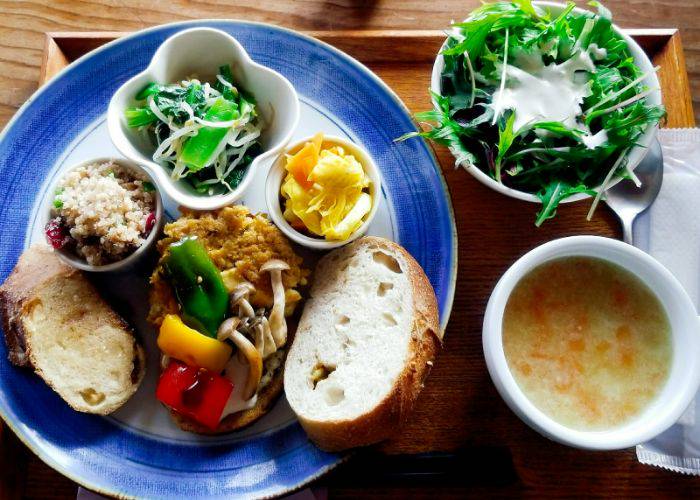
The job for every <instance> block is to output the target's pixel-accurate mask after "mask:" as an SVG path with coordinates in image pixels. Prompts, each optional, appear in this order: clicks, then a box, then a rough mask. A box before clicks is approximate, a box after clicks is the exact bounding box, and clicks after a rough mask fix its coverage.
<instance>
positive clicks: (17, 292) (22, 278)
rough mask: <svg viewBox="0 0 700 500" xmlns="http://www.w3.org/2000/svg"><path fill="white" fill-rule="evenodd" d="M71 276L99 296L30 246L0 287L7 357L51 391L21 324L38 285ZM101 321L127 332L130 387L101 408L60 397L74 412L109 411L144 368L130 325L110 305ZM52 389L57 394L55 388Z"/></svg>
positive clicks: (44, 250) (49, 254)
mask: <svg viewBox="0 0 700 500" xmlns="http://www.w3.org/2000/svg"><path fill="white" fill-rule="evenodd" d="M75 276H77V277H79V278H80V279H81V280H83V281H84V282H85V288H86V290H87V293H89V294H94V295H99V294H98V292H97V290H96V289H95V288H94V286H93V285H92V284H91V283H90V282H89V281H87V279H85V278H84V276H83V274H82V273H81V272H80V271H78V270H77V269H74V268H72V267H70V266H68V265H66V264H64V263H63V262H62V261H61V260H60V259H59V258H58V256H56V254H55V253H54V252H53V250H51V249H50V248H49V247H48V246H46V245H33V246H32V247H30V248H29V249H28V250H26V251H25V252H24V253H23V254H22V255H21V256H20V258H19V260H18V262H17V264H16V266H15V268H14V269H13V271H12V273H11V274H10V275H9V276H8V278H7V279H6V280H5V282H4V283H3V284H2V286H0V316H2V327H3V331H4V333H5V343H6V344H7V347H8V359H9V360H10V362H11V363H12V364H14V365H16V366H21V367H26V368H31V369H33V370H34V372H35V373H36V374H37V375H38V376H39V377H41V378H42V380H44V382H45V383H46V384H47V385H48V386H49V387H51V389H53V390H54V391H56V387H55V385H54V383H53V381H52V380H51V379H50V378H49V377H46V376H45V375H44V372H43V370H42V367H41V366H40V364H39V363H38V362H37V360H36V359H35V356H34V354H33V352H32V346H31V335H30V334H29V332H28V331H27V328H26V326H25V318H26V317H28V315H29V313H30V311H31V309H32V307H33V305H34V304H35V303H36V299H35V294H36V293H37V290H38V289H39V287H42V286H46V285H47V284H48V283H49V282H50V281H52V280H65V279H70V278H73V277H75ZM101 300H102V299H101ZM105 321H107V322H109V323H112V324H114V325H115V326H116V327H118V328H120V329H122V330H124V331H126V332H128V333H129V334H130V335H131V336H132V338H133V347H134V358H133V367H134V368H133V370H132V373H131V374H130V378H131V382H132V387H131V388H130V390H129V393H128V395H126V397H125V398H123V400H122V401H121V402H118V403H115V404H113V405H110V406H104V407H101V408H100V409H99V410H96V409H94V408H88V407H84V406H79V405H76V404H74V403H73V402H71V401H68V400H65V399H64V401H66V403H67V404H68V405H69V406H70V407H71V408H73V409H74V410H76V411H80V412H85V413H95V414H99V415H107V414H109V413H112V412H113V411H115V410H116V409H117V408H119V407H120V406H122V404H124V403H125V402H126V401H127V400H128V399H129V397H131V395H133V393H135V392H136V390H137V389H138V387H139V385H140V384H141V381H142V380H143V377H144V374H145V371H146V370H145V367H146V355H145V352H144V350H143V348H142V347H141V345H140V344H139V343H138V341H137V340H136V337H135V335H134V332H133V329H132V328H131V326H130V325H129V324H128V323H127V322H126V321H125V320H124V319H123V318H122V317H121V316H119V315H118V314H117V313H116V312H114V311H113V310H112V309H111V308H109V315H108V317H106V318H105ZM56 392H57V393H58V394H59V395H60V393H59V392H58V391H56Z"/></svg>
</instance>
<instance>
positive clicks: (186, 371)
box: [156, 360, 233, 430]
mask: <svg viewBox="0 0 700 500" xmlns="http://www.w3.org/2000/svg"><path fill="white" fill-rule="evenodd" d="M231 391H233V383H232V382H231V381H230V380H229V379H227V378H225V377H222V376H221V375H218V374H216V373H214V372H210V371H209V370H206V369H204V368H197V367H194V366H188V365H186V364H184V363H181V362H180V361H177V360H171V361H170V364H169V365H168V367H167V368H166V369H165V371H163V373H162V374H161V376H160V380H159V381H158V388H157V389H156V397H157V398H158V400H159V401H161V402H162V403H165V404H166V405H168V406H169V407H170V408H172V409H173V410H175V411H176V412H178V413H181V414H183V415H185V416H187V417H190V418H191V419H193V420H195V421H197V422H199V423H200V424H202V425H205V426H207V427H208V428H210V429H212V430H215V429H216V428H217V426H218V425H219V421H220V420H221V415H222V413H223V412H224V407H225V406H226V402H227V401H228V398H229V396H230V395H231Z"/></svg>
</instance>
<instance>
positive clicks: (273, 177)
mask: <svg viewBox="0 0 700 500" xmlns="http://www.w3.org/2000/svg"><path fill="white" fill-rule="evenodd" d="M311 140H312V137H307V138H305V139H302V140H301V141H298V142H295V143H294V144H292V145H291V146H290V147H289V148H288V149H287V150H286V151H284V152H282V153H280V155H279V156H278V157H277V159H276V160H275V162H274V163H273V164H272V167H271V168H270V172H269V173H268V174H267V180H266V181H265V201H266V202H267V211H268V213H269V214H270V217H271V218H272V221H273V222H274V223H275V225H276V226H277V227H278V228H279V229H280V231H282V232H283V233H284V234H285V236H287V238H289V239H290V240H292V241H294V242H295V243H298V244H300V245H302V246H305V247H308V248H313V249H315V250H330V249H332V248H338V247H341V246H343V245H347V244H348V243H350V242H351V241H354V240H356V239H357V238H359V237H360V236H362V235H363V234H365V233H366V232H367V229H368V228H369V225H370V224H371V223H372V219H374V216H375V215H376V214H377V208H378V207H379V200H380V196H379V195H380V193H381V192H382V182H381V177H380V175H379V169H378V168H377V165H376V164H375V163H374V160H373V159H372V157H371V156H370V154H369V153H368V152H367V151H365V149H364V148H362V147H361V146H359V145H357V144H355V143H354V142H351V141H349V140H347V139H343V138H342V137H336V136H330V135H324V136H323V145H324V146H326V147H327V146H341V147H342V148H343V149H345V151H347V152H349V153H350V154H352V155H353V156H354V157H355V158H356V159H357V161H359V162H360V164H361V165H362V167H363V168H364V169H365V172H366V173H367V176H368V177H369V178H370V181H371V183H372V184H371V185H370V189H369V194H370V196H371V197H372V208H371V209H370V211H369V213H368V214H367V215H366V216H365V217H364V220H363V221H362V224H361V225H360V227H358V228H357V229H356V230H355V232H353V233H352V234H351V235H350V237H349V238H347V239H345V240H326V239H323V238H322V237H320V236H319V237H312V236H308V235H306V234H304V233H301V232H299V231H297V230H296V229H294V228H293V227H292V226H291V225H290V224H289V222H287V219H285V218H284V215H283V209H282V205H281V200H280V188H281V186H282V181H284V178H285V176H286V174H287V171H286V170H285V163H286V155H287V154H294V153H296V152H298V151H299V150H300V149H301V148H302V147H304V144H306V143H307V142H310V141H311Z"/></svg>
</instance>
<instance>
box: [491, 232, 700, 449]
mask: <svg viewBox="0 0 700 500" xmlns="http://www.w3.org/2000/svg"><path fill="white" fill-rule="evenodd" d="M571 256H588V257H597V258H600V259H604V260H607V261H609V262H612V263H614V264H617V265H618V266H620V267H622V268H624V269H626V270H627V271H629V272H631V273H633V274H635V275H636V276H637V277H638V278H639V279H641V280H642V282H644V283H645V284H646V285H647V286H648V287H649V288H650V289H651V290H653V291H654V293H655V294H656V296H657V297H658V299H659V300H660V302H661V304H662V305H663V307H664V309H665V310H666V313H667V315H668V319H669V321H670V323H671V344H672V346H673V357H672V361H671V366H670V371H669V376H668V380H667V381H666V383H665V385H664V386H663V387H662V389H661V392H660V393H659V394H658V395H657V397H656V398H655V399H654V400H653V401H652V402H651V403H650V404H649V405H648V406H647V407H646V408H645V409H644V410H643V411H642V413H641V414H639V415H638V416H636V417H635V418H634V419H633V420H631V421H629V422H628V423H626V424H623V425H622V426H618V427H614V428H611V429H608V430H602V431H581V430H574V429H571V428H569V427H566V426H564V425H562V424H560V423H558V422H556V421H555V420H553V419H552V418H551V417H549V416H548V415H546V414H545V413H543V412H542V411H541V410H540V409H539V408H537V407H536V406H535V405H534V404H533V403H532V402H531V401H530V400H529V399H528V398H527V396H526V395H525V394H524V393H523V391H522V390H521V389H520V387H519V386H518V383H517V381H516V380H515V378H514V377H513V374H512V373H511V371H510V368H509V366H508V362H507V360H506V356H505V352H504V349H503V336H502V324H503V315H504V311H505V308H506V304H507V302H508V299H509V297H510V294H511V292H512V291H513V289H514V287H515V286H516V285H517V283H518V282H519V281H520V280H521V279H522V278H523V276H525V275H526V274H527V273H528V272H529V271H531V270H532V269H534V268H535V267H537V266H539V265H540V264H542V263H544V262H546V261H549V260H552V259H556V258H561V257H571ZM482 340H483V347H484V356H485V358H486V365H487V367H488V370H489V373H490V375H491V378H492V379H493V382H494V384H495V385H496V388H497V389H498V392H499V393H500V394H501V397H503V399H504V400H505V402H506V403H507V404H508V406H509V407H510V408H511V409H512V410H513V411H514V412H515V413H516V414H517V415H518V416H519V417H520V418H521V419H522V420H523V421H524V422H525V423H527V424H528V425H529V426H530V427H532V428H533V429H535V430H536V431H538V432H539V433H540V434H542V435H544V436H546V437H548V438H550V439H552V440H554V441H558V442H560V443H563V444H566V445H569V446H574V447H578V448H585V449H594V450H614V449H622V448H628V447H630V446H634V445H636V444H639V443H642V442H644V441H647V440H649V439H651V438H653V437H654V436H656V435H658V434H660V433H662V432H663V431H665V430H666V429H668V428H669V427H670V426H671V425H673V424H674V423H675V422H676V421H677V420H678V418H679V417H680V416H681V414H682V413H683V412H684V411H685V410H686V409H687V408H688V406H689V405H690V403H691V402H692V400H693V398H694V397H695V394H696V393H697V391H698V386H699V385H700V320H699V319H698V317H697V316H696V311H695V307H694V306H693V303H692V301H691V300H690V298H689V297H688V295H687V294H686V292H685V290H684V289H683V287H682V286H681V284H680V283H679V282H678V280H676V278H675V277H674V276H673V275H672V274H671V273H670V272H669V271H668V270H667V269H666V268H665V267H663V266H662V265H661V264H660V263H659V262H658V261H656V260H655V259H654V258H652V257H651V256H649V255H648V254H646V253H644V252H642V251H641V250H639V249H637V248H635V247H633V246H631V245H628V244H626V243H622V242H620V241H617V240H613V239H610V238H602V237H599V236H572V237H568V238H562V239H558V240H554V241H550V242H548V243H545V244H544V245H541V246H539V247H537V248H535V249H534V250H531V251H530V252H528V253H527V254H525V255H524V256H523V257H521V258H520V259H518V260H517V261H516V262H515V263H514V264H513V265H512V266H511V267H510V269H508V271H506V273H505V274H504V275H503V276H502V277H501V279H500V280H499V281H498V284H497V285H496V287H495V288H494V290H493V292H492V294H491V298H490V299H489V302H488V305H487V307H486V313H485V315H484V327H483V338H482Z"/></svg>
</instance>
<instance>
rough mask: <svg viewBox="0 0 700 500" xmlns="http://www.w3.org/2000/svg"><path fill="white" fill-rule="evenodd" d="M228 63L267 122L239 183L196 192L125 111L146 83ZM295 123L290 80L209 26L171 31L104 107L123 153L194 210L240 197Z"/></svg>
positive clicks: (172, 80) (204, 73) (208, 72)
mask: <svg viewBox="0 0 700 500" xmlns="http://www.w3.org/2000/svg"><path fill="white" fill-rule="evenodd" d="M223 64H230V65H231V70H232V72H233V77H234V79H235V80H236V82H237V83H239V84H240V85H241V87H242V88H243V89H245V90H246V91H248V92H250V93H251V94H253V96H254V97H255V99H256V101H257V103H258V112H259V113H260V115H261V117H262V119H263V121H264V124H265V127H264V129H263V132H262V134H261V136H260V141H261V144H262V147H263V152H262V154H260V155H259V156H257V157H256V158H255V159H254V160H253V161H252V163H251V164H250V165H249V166H248V171H247V172H246V174H245V176H244V177H243V179H242V180H241V183H240V184H239V185H238V186H237V187H236V189H235V190H233V191H232V192H230V193H226V194H219V195H215V196H208V195H202V194H199V193H197V192H196V191H195V190H194V189H193V188H192V187H191V186H190V185H189V184H188V183H187V182H186V181H184V180H173V179H172V178H171V177H170V174H169V172H168V171H167V170H166V168H165V167H163V166H161V165H159V164H158V163H155V162H154V161H153V159H152V155H153V151H154V149H155V148H154V146H153V144H152V143H151V140H150V139H149V137H148V135H147V134H146V133H145V132H144V131H141V130H138V129H132V128H129V127H128V126H127V124H126V118H125V117H124V110H125V109H126V108H128V107H129V106H134V105H135V104H136V101H135V99H134V97H135V96H136V94H137V93H138V92H139V91H140V90H141V89H142V88H144V87H145V86H146V85H147V84H148V83H150V82H158V83H164V84H165V83H175V82H178V81H180V80H182V79H184V78H185V77H187V76H189V75H193V74H196V75H198V76H199V77H200V78H206V77H209V76H212V75H213V74H215V73H216V70H217V68H218V67H219V66H221V65H223ZM298 122H299V97H298V96H297V93H296V90H294V87H293V86H292V84H291V83H289V81H288V80H287V79H286V78H285V77H283V76H282V75H280V74H279V73H277V72H276V71H273V70H271V69H270V68H267V67H265V66H262V65H260V64H257V63H256V62H254V61H253V60H252V59H251V58H250V56H249V55H248V53H247V52H246V51H245V49H244V48H243V46H242V45H241V44H240V43H239V42H238V41H237V40H236V39H235V38H233V37H232V36H231V35H229V34H228V33H225V32H223V31H220V30H216V29H212V28H192V29H187V30H184V31H181V32H179V33H177V34H176V35H173V36H171V37H170V38H168V39H167V40H166V41H165V42H163V43H162V45H161V46H160V47H159V48H158V50H157V51H156V53H155V54H154V55H153V59H151V63H150V64H149V65H148V67H147V68H146V69H145V70H144V71H142V72H141V73H139V74H138V75H136V76H134V77H133V78H131V79H130V80H129V81H127V82H126V83H125V84H124V85H122V86H121V87H120V88H119V89H118V90H117V91H116V92H115V94H114V96H112V99H111V101H110V103H109V108H108V110H107V125H108V128H109V135H110V137H111V139H112V142H113V143H114V145H115V146H116V147H117V149H119V151H120V152H121V153H122V154H123V155H124V156H126V157H127V158H129V159H131V160H133V161H135V162H137V163H139V164H141V165H144V166H145V167H146V168H147V169H148V170H150V172H151V174H152V175H153V176H154V177H155V179H156V184H157V185H158V187H160V189H162V190H163V191H164V192H165V193H166V194H167V195H168V196H170V197H171V198H172V199H173V200H175V202H176V203H178V204H179V205H182V206H185V207H188V208H192V209H195V210H214V209H217V208H221V207H223V206H226V205H230V204H232V203H233V202H235V201H236V200H239V199H240V198H241V197H242V196H243V194H244V193H245V191H246V189H247V188H248V186H249V185H250V182H251V181H252V180H253V177H254V175H253V173H254V171H255V170H256V169H257V168H260V166H261V165H262V164H263V163H264V162H265V160H267V159H268V158H272V157H274V156H275V155H276V154H277V153H279V151H280V150H281V149H282V148H284V146H286V145H287V143H288V142H289V140H290V139H291V138H292V134H293V132H294V129H295V128H296V126H297V123H298Z"/></svg>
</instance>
